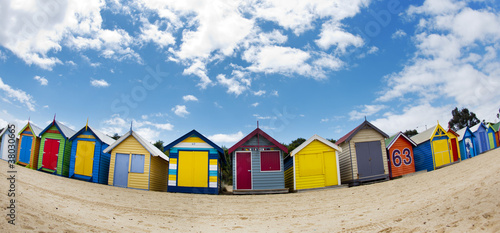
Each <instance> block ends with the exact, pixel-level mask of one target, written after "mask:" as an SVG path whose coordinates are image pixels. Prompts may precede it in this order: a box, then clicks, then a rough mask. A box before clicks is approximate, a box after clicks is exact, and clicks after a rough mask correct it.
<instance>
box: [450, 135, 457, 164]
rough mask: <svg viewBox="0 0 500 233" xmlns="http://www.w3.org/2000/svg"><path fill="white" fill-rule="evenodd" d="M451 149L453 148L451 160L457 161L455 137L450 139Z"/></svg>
mask: <svg viewBox="0 0 500 233" xmlns="http://www.w3.org/2000/svg"><path fill="white" fill-rule="evenodd" d="M451 150H453V162H456V161H458V149H457V139H456V138H452V139H451Z"/></svg>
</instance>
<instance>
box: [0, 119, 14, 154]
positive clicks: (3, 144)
mask: <svg viewBox="0 0 500 233" xmlns="http://www.w3.org/2000/svg"><path fill="white" fill-rule="evenodd" d="M16 130H17V129H16V126H15V125H14V124H8V125H6V126H5V127H4V128H3V129H0V158H1V159H3V160H6V161H9V160H10V161H12V163H14V162H15V161H16V158H15V157H16V153H17V137H16V134H15V132H16ZM12 142H14V144H12Z"/></svg>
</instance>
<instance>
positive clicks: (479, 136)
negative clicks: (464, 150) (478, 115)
mask: <svg viewBox="0 0 500 233" xmlns="http://www.w3.org/2000/svg"><path fill="white" fill-rule="evenodd" d="M470 131H472V133H474V136H476V152H477V154H478V155H479V154H481V153H484V152H486V151H487V150H489V148H490V145H489V142H488V128H486V126H485V125H484V124H483V123H482V122H481V123H478V124H477V125H474V126H472V127H471V128H470Z"/></svg>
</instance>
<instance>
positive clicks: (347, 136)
mask: <svg viewBox="0 0 500 233" xmlns="http://www.w3.org/2000/svg"><path fill="white" fill-rule="evenodd" d="M365 127H370V128H372V129H374V130H375V131H377V132H378V133H380V134H382V136H384V138H388V137H389V135H387V134H386V133H384V131H382V130H380V129H379V128H377V127H375V126H374V125H373V124H372V123H370V122H368V121H367V120H365V121H364V122H363V123H361V124H360V125H358V127H356V128H354V129H353V130H351V132H349V133H347V134H346V135H344V136H343V137H341V138H340V139H339V140H338V141H337V142H335V144H337V145H340V143H343V142H345V141H350V140H351V139H352V137H354V135H356V134H357V133H358V131H360V130H361V129H363V128H365Z"/></svg>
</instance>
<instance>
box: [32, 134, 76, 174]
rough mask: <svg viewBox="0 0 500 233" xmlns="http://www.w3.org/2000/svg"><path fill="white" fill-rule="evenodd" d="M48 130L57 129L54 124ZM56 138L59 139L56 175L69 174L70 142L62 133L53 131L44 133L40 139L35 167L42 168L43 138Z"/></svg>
mask: <svg viewBox="0 0 500 233" xmlns="http://www.w3.org/2000/svg"><path fill="white" fill-rule="evenodd" d="M49 130H57V127H56V126H52V127H50V128H49ZM46 138H48V139H57V140H59V153H58V156H57V168H56V169H57V171H56V174H57V175H62V176H66V177H67V176H69V161H70V155H71V142H70V141H69V140H67V139H65V138H64V137H63V136H62V134H55V133H44V134H43V135H42V137H41V139H40V149H39V156H38V167H37V169H40V168H42V161H43V150H44V146H45V139H46Z"/></svg>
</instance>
